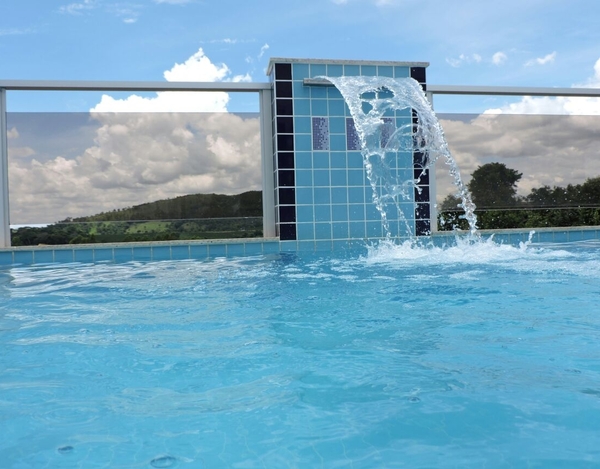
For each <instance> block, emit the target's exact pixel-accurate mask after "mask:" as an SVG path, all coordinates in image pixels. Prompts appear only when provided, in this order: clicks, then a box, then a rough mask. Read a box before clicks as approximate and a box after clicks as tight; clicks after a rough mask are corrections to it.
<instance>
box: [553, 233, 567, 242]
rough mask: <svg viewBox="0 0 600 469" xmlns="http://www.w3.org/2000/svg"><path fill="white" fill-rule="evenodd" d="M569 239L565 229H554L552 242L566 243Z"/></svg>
mask: <svg viewBox="0 0 600 469" xmlns="http://www.w3.org/2000/svg"><path fill="white" fill-rule="evenodd" d="M567 241H569V235H568V233H567V232H566V231H555V232H554V242H555V243H566V242H567Z"/></svg>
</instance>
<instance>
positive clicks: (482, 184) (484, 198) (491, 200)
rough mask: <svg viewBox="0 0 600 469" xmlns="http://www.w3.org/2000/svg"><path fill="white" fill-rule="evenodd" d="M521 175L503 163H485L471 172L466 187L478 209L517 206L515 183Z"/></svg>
mask: <svg viewBox="0 0 600 469" xmlns="http://www.w3.org/2000/svg"><path fill="white" fill-rule="evenodd" d="M521 176H523V173H519V172H518V171H516V170H514V169H511V168H507V167H506V165H505V164H503V163H487V164H484V165H483V166H479V167H478V168H477V169H476V170H475V171H473V174H472V177H471V181H470V182H469V184H468V185H467V186H468V188H469V191H471V196H472V197H473V202H474V203H475V205H476V206H477V208H478V209H482V208H503V207H513V206H514V205H516V204H517V182H518V181H519V180H520V179H521Z"/></svg>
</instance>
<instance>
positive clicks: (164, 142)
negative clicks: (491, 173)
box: [0, 0, 600, 223]
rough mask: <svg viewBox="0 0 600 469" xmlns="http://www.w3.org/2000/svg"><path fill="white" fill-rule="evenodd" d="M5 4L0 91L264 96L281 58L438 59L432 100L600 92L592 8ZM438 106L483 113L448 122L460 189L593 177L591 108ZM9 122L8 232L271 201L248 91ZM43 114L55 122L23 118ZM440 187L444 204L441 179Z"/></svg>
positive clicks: (557, 4)
mask: <svg viewBox="0 0 600 469" xmlns="http://www.w3.org/2000/svg"><path fill="white" fill-rule="evenodd" d="M5 3H6V4H7V5H3V8H2V13H1V14H0V80H3V79H17V80H18V79H21V80H107V81H112V80H114V81H163V80H169V81H222V80H226V81H239V80H244V81H259V82H266V81H267V77H266V75H265V70H266V68H267V65H268V62H269V58H270V57H289V58H321V59H362V60H391V61H418V62H429V63H430V66H429V68H428V71H427V81H428V83H430V84H437V85H469V84H470V85H484V86H492V85H496V86H545V87H546V86H547V87H571V86H580V87H581V86H583V87H595V88H600V28H599V27H598V24H597V23H598V18H600V2H598V1H593V0H592V1H590V0H586V1H583V0H570V1H566V0H503V1H496V2H491V1H488V0H302V1H297V0H256V1H251V0H245V1H242V0H138V1H135V0H133V1H130V2H127V1H124V2H121V1H113V0H75V1H74V2H69V1H68V0H65V1H62V0H60V1H58V0H18V1H17V0H6V1H5ZM434 106H435V109H436V111H437V112H438V113H448V112H456V113H461V112H462V113H464V112H474V113H475V114H474V115H472V116H469V117H464V116H462V117H458V118H456V117H455V118H449V117H447V116H446V117H443V118H442V125H443V127H444V131H445V133H446V136H447V137H448V140H449V143H450V149H451V150H452V152H453V154H454V156H455V158H456V160H457V161H458V163H459V166H460V167H461V170H462V172H463V175H464V176H466V179H467V180H468V175H469V174H471V173H472V171H473V170H475V169H476V168H477V167H478V165H481V164H483V163H486V162H491V161H501V162H504V163H506V164H507V165H508V166H509V167H511V168H514V169H517V170H518V171H521V172H523V179H522V181H521V182H520V186H519V191H520V193H523V194H526V193H528V191H530V190H531V189H532V188H534V187H539V186H541V185H543V184H548V185H555V184H557V185H565V184H567V183H580V182H583V180H585V178H586V177H589V176H590V175H597V174H600V161H596V160H597V158H593V155H595V154H596V152H597V147H598V145H597V131H596V129H597V128H599V124H598V119H600V117H597V116H598V115H599V114H600V104H599V103H598V100H595V99H590V98H588V99H586V98H580V99H574V98H557V99H548V98H503V97H473V98H468V99H467V98H464V97H463V98H454V97H445V98H444V97H440V96H436V97H435V99H434ZM8 110H9V122H8V140H9V144H8V146H9V179H10V181H9V186H10V190H11V194H10V201H11V220H12V221H13V223H40V222H44V223H45V222H53V221H57V220H60V219H64V218H66V217H69V216H72V217H75V216H82V215H89V214H93V213H98V212H100V211H106V210H112V209H115V208H121V207H125V206H130V205H134V204H138V203H143V202H147V201H151V200H159V199H162V198H169V197H175V196H178V195H183V194H188V193H206V192H217V193H228V194H232V193H239V192H242V191H244V190H255V189H260V188H261V171H260V157H259V155H260V139H259V137H258V136H259V130H258V129H259V127H258V119H257V118H256V116H254V117H252V116H239V115H235V114H232V113H229V114H227V113H224V112H221V111H234V112H241V111H243V112H246V111H248V112H252V111H257V110H258V102H257V97H256V96H255V95H254V94H250V95H242V96H240V95H235V96H228V95H227V94H225V93H192V94H185V93H162V94H159V95H156V94H145V95H139V96H138V95H130V94H125V93H120V94H113V95H111V96H108V95H105V94H103V93H89V92H88V93H57V92H18V91H14V92H9V93H8ZM47 111H55V112H57V113H53V114H43V113H42V114H41V115H38V116H35V117H32V116H29V117H28V116H27V115H23V114H21V115H19V114H18V113H19V112H47ZM63 111H71V113H65V112H63ZM90 111H91V112H90ZM105 111H108V112H105ZM112 111H141V112H138V113H137V114H132V113H130V112H127V113H116V114H112ZM147 111H176V112H177V114H174V115H172V116H169V115H167V114H165V113H161V112H154V113H153V112H147ZM179 111H205V112H208V111H215V112H217V113H218V114H208V113H207V114H205V115H199V114H196V115H193V114H191V113H189V112H188V113H185V112H179ZM73 112H77V113H78V114H72V113H73ZM490 113H491V115H488V114H490ZM506 113H508V114H515V113H516V114H519V113H521V114H523V113H525V114H527V113H529V114H537V115H536V116H521V117H518V116H515V117H514V118H513V117H511V116H509V117H508V118H503V117H504V116H498V114H506ZM540 114H543V115H547V114H567V116H560V117H561V118H560V119H556V118H547V116H546V117H545V116H543V115H541V116H540ZM581 114H585V115H587V116H585V118H583V119H582V118H581V116H580V115H581ZM574 161H575V162H578V163H577V164H573V162H574ZM438 183H439V184H438V187H445V188H447V189H445V190H450V186H449V183H448V173H447V171H445V169H444V171H442V173H441V175H440V176H439V178H438ZM440 195H441V196H443V195H444V193H443V192H442V191H441V190H440V191H438V196H440Z"/></svg>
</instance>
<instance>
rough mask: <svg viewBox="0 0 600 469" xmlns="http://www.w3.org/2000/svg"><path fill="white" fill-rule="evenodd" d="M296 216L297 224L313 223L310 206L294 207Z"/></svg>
mask: <svg viewBox="0 0 600 469" xmlns="http://www.w3.org/2000/svg"><path fill="white" fill-rule="evenodd" d="M296 216H297V217H298V218H297V220H296V221H297V222H298V223H303V222H313V221H314V214H313V206H312V205H296Z"/></svg>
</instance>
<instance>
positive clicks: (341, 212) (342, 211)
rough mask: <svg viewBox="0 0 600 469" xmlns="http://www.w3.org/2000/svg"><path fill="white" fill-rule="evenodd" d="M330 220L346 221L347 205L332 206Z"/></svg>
mask: <svg viewBox="0 0 600 469" xmlns="http://www.w3.org/2000/svg"><path fill="white" fill-rule="evenodd" d="M331 219H332V220H333V221H348V206H347V205H332V206H331Z"/></svg>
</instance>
